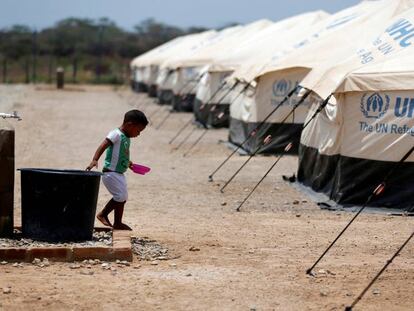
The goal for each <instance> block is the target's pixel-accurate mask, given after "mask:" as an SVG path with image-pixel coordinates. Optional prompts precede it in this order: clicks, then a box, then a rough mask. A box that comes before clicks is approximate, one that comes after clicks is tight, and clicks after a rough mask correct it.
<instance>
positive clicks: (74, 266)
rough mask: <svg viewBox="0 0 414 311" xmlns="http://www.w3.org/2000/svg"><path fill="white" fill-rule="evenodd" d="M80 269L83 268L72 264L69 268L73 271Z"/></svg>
mask: <svg viewBox="0 0 414 311" xmlns="http://www.w3.org/2000/svg"><path fill="white" fill-rule="evenodd" d="M80 267H81V265H79V264H71V265H70V266H69V268H71V269H79V268H80Z"/></svg>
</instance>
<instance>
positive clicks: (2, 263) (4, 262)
mask: <svg viewBox="0 0 414 311" xmlns="http://www.w3.org/2000/svg"><path fill="white" fill-rule="evenodd" d="M0 264H1V265H3V266H4V265H7V264H8V262H7V261H2V262H0Z"/></svg>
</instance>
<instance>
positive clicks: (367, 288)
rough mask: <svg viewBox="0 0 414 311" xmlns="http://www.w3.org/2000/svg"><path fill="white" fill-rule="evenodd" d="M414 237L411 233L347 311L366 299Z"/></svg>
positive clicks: (413, 233)
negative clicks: (378, 280)
mask: <svg viewBox="0 0 414 311" xmlns="http://www.w3.org/2000/svg"><path fill="white" fill-rule="evenodd" d="M413 236H414V231H413V232H412V233H411V235H410V236H409V237H408V239H407V240H406V241H405V242H404V243H403V245H401V247H400V248H399V249H398V250H397V252H396V253H395V254H394V255H393V256H392V257H391V258H390V259H389V260H387V262H386V264H385V265H384V267H382V269H381V270H380V271H379V272H378V273H377V275H376V276H375V277H374V278H373V279H372V280H371V282H369V284H368V285H367V287H365V289H364V290H363V291H362V292H361V294H359V296H358V297H357V298H356V299H355V300H354V302H353V303H352V304H351V305H350V306H347V307H346V308H345V311H352V309H353V307H355V305H356V304H357V303H358V302H359V301H360V300H361V299H362V297H364V295H365V294H366V292H367V291H368V290H369V289H370V288H371V286H372V285H373V284H374V283H375V281H376V280H377V279H378V278H379V277H380V276H381V274H382V273H383V272H384V271H385V270H386V269H387V267H388V266H389V265H390V264H391V263H392V261H393V260H394V259H395V257H397V256H398V255H399V254H400V252H401V251H402V250H403V248H404V247H405V246H406V245H407V244H408V242H410V240H411V239H412V238H413Z"/></svg>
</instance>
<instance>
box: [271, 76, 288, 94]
mask: <svg viewBox="0 0 414 311" xmlns="http://www.w3.org/2000/svg"><path fill="white" fill-rule="evenodd" d="M291 86H292V82H291V81H287V80H285V79H282V80H279V81H277V80H276V81H275V83H273V95H274V96H286V95H287V94H288V93H289V92H290V90H291Z"/></svg>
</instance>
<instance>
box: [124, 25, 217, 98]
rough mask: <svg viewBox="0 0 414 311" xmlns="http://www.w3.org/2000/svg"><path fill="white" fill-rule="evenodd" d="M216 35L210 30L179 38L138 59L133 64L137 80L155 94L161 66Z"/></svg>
mask: <svg viewBox="0 0 414 311" xmlns="http://www.w3.org/2000/svg"><path fill="white" fill-rule="evenodd" d="M216 34H217V32H216V31H214V30H209V31H204V32H202V33H197V34H191V35H186V36H182V37H178V38H176V39H173V40H172V41H169V42H167V43H165V44H163V45H161V46H159V47H157V48H155V49H153V50H150V51H148V52H146V53H144V54H142V55H140V56H138V57H136V58H135V59H134V60H133V61H132V62H131V67H132V68H133V72H134V75H135V76H136V77H135V80H136V81H137V82H139V83H142V84H143V85H145V86H146V87H148V88H150V89H152V91H151V93H155V90H156V87H155V82H156V78H157V76H158V71H159V66H160V64H161V63H162V62H164V61H165V60H166V59H168V58H169V57H171V55H175V54H176V53H180V51H185V50H188V49H192V48H196V47H197V46H198V45H200V44H202V42H204V41H205V40H208V39H209V38H212V37H214V36H215V35H216Z"/></svg>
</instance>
